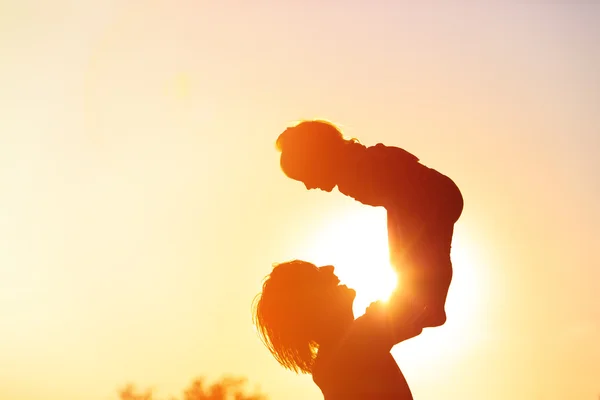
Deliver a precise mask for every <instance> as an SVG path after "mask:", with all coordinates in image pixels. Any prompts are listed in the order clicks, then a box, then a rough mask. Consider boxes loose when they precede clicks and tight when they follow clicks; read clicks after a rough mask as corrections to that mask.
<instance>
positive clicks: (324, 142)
mask: <svg viewBox="0 0 600 400" xmlns="http://www.w3.org/2000/svg"><path fill="white" fill-rule="evenodd" d="M353 142H356V140H355V139H351V140H346V139H344V137H343V135H342V133H341V132H340V130H339V129H338V128H336V127H335V125H333V124H331V123H329V122H326V121H320V120H313V121H302V122H300V123H299V124H297V125H296V126H293V127H290V128H287V129H286V130H285V131H284V132H283V133H282V134H281V135H279V137H278V138H277V142H276V146H277V149H278V150H279V151H280V152H281V159H280V164H281V169H282V170H283V172H284V173H285V174H286V175H287V176H288V177H290V178H292V179H295V180H297V181H301V182H303V183H304V185H305V186H306V188H307V189H321V190H325V191H327V192H330V191H331V190H333V188H334V187H335V186H336V185H337V184H338V176H339V173H340V167H343V156H344V147H345V145H346V144H348V143H353Z"/></svg>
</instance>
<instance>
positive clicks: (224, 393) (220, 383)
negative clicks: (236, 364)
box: [119, 376, 268, 400]
mask: <svg viewBox="0 0 600 400" xmlns="http://www.w3.org/2000/svg"><path fill="white" fill-rule="evenodd" d="M246 382H247V379H245V378H238V377H229V376H225V377H222V378H220V379H219V380H217V381H215V382H212V383H207V381H206V379H205V378H202V377H201V378H196V379H194V380H193V381H192V383H191V384H190V385H189V386H188V387H187V388H186V389H185V390H184V391H183V397H181V399H179V398H177V397H174V396H172V397H170V398H168V400H267V399H268V397H267V396H266V395H264V394H262V393H260V392H258V391H257V390H255V391H254V393H248V392H246V390H245V384H246ZM119 400H160V399H159V398H157V397H156V396H155V395H154V392H153V390H152V389H146V390H145V391H141V390H138V389H137V388H136V386H135V385H133V384H128V385H126V386H125V387H124V388H122V389H120V390H119Z"/></svg>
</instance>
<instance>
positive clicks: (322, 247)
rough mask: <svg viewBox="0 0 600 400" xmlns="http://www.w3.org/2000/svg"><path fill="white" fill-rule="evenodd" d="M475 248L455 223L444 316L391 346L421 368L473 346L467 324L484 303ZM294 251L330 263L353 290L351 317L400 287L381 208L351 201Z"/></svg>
mask: <svg viewBox="0 0 600 400" xmlns="http://www.w3.org/2000/svg"><path fill="white" fill-rule="evenodd" d="M476 249H477V246H473V243H472V241H471V240H470V239H469V238H468V237H467V235H466V232H465V229H464V226H462V225H460V224H459V225H457V227H455V234H454V238H453V243H452V253H451V257H452V264H453V270H454V276H453V279H452V284H451V285H450V291H449V293H448V298H447V300H446V312H447V315H448V320H447V321H446V323H445V324H444V325H443V326H441V327H437V328H431V329H425V330H424V331H423V333H422V334H421V335H419V336H418V337H416V338H414V339H411V340H408V341H407V342H405V343H402V344H401V346H398V348H394V351H393V353H392V354H394V355H395V356H397V357H398V359H401V360H402V361H408V363H407V365H411V366H412V367H414V368H416V369H417V370H418V369H424V370H426V369H427V368H430V366H431V365H432V363H435V364H439V363H440V362H452V360H456V357H461V354H462V355H465V354H466V352H467V351H468V350H469V349H472V348H474V346H476V344H477V340H478V339H477V337H476V336H475V335H474V333H473V332H474V331H476V329H473V327H474V326H476V322H475V321H476V320H477V319H480V318H481V315H480V314H481V312H482V310H483V308H484V307H483V304H482V303H483V300H482V296H483V295H484V293H482V287H483V286H484V285H483V284H484V283H485V280H484V279H483V277H482V275H481V273H482V268H481V263H480V262H479V261H478V257H477V251H475V250H476ZM300 254H301V257H302V258H303V259H304V260H306V261H310V262H313V263H315V264H316V265H318V266H321V265H333V266H334V267H335V273H336V274H337V275H338V277H339V278H340V280H341V281H342V283H344V284H346V285H348V286H349V287H351V288H353V289H355V290H356V299H355V301H354V314H355V316H356V317H359V316H360V315H362V314H364V312H365V310H366V308H367V307H368V306H369V304H370V303H371V302H373V301H377V300H384V301H385V300H387V299H388V298H389V296H390V295H391V293H392V292H393V291H394V290H395V289H397V290H402V276H398V275H397V274H396V272H395V271H394V269H393V268H392V266H391V264H390V262H389V248H388V238H387V223H386V211H385V209H383V208H374V207H361V206H358V207H351V208H350V209H349V210H344V212H340V213H339V214H337V215H333V216H331V217H330V218H329V219H325V220H324V221H323V223H322V224H321V225H317V226H316V228H315V230H314V231H313V234H312V235H311V238H310V239H309V240H308V241H307V242H306V243H305V244H304V248H303V249H302V251H301V252H300ZM397 286H398V287H397ZM448 343H452V345H451V346H449V345H448Z"/></svg>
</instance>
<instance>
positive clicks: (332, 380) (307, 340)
mask: <svg viewBox="0 0 600 400" xmlns="http://www.w3.org/2000/svg"><path fill="white" fill-rule="evenodd" d="M339 283H340V280H339V279H338V277H337V276H336V275H335V274H334V267H333V266H331V265H329V266H324V267H320V268H317V267H316V266H315V265H314V264H311V263H309V262H306V261H301V260H294V261H289V262H285V263H281V264H278V265H276V266H275V267H274V268H273V271H272V272H271V274H270V275H269V276H268V277H267V279H266V280H265V282H264V283H263V287H262V293H260V296H259V297H257V299H256V301H255V303H254V315H253V316H254V323H255V325H256V327H257V329H258V332H259V334H260V336H261V339H262V340H263V342H264V344H265V345H266V346H267V348H268V349H269V351H270V352H271V354H272V355H273V356H274V357H275V359H276V360H277V361H278V362H279V363H280V364H281V365H282V366H283V367H285V368H287V369H289V370H292V371H294V372H296V373H307V374H311V375H312V378H313V381H314V382H315V383H316V384H317V385H318V386H319V388H320V389H321V391H322V392H323V396H324V398H325V400H374V399H377V400H385V399H390V400H391V399H394V400H412V398H413V397H412V394H411V392H410V388H409V387H408V384H407V382H406V379H405V378H404V375H403V374H402V372H401V371H400V368H399V367H398V364H397V363H396V361H395V360H394V358H393V357H392V355H391V353H390V351H391V349H392V347H393V346H394V345H395V344H397V343H400V342H401V341H404V340H406V339H409V338H411V337H414V336H417V335H418V334H419V333H421V331H422V323H421V321H420V318H422V316H423V315H424V314H423V309H422V308H420V307H418V306H416V305H414V304H411V303H407V302H406V299H405V298H400V297H398V298H397V300H396V301H393V302H390V303H389V304H387V305H384V304H382V303H381V302H377V303H373V304H372V305H371V306H370V307H369V308H368V309H367V311H366V312H365V314H364V315H362V316H360V317H359V318H357V319H354V314H353V312H352V303H353V302H354V297H355V295H356V292H355V291H354V290H353V289H350V288H348V287H347V286H345V285H340V284H339ZM392 296H393V297H396V296H395V295H392Z"/></svg>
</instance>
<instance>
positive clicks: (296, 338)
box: [253, 260, 356, 373]
mask: <svg viewBox="0 0 600 400" xmlns="http://www.w3.org/2000/svg"><path fill="white" fill-rule="evenodd" d="M339 283H340V281H339V279H338V277H337V276H336V275H335V274H334V268H333V266H324V267H320V268H317V267H316V266H315V265H314V264H312V263H309V262H306V261H301V260H294V261H289V262H284V263H281V264H277V265H276V266H275V267H274V268H273V271H272V272H271V274H269V276H268V277H267V278H266V280H265V282H264V283H263V287H262V292H261V293H260V294H259V296H258V297H257V299H256V301H255V304H254V315H253V317H254V323H255V325H256V327H257V329H258V332H259V334H260V336H261V339H262V340H263V342H264V343H265V345H266V346H267V348H268V349H269V351H270V352H271V353H272V354H273V356H274V357H275V359H276V360H277V361H278V362H279V363H280V364H281V365H283V366H284V367H285V368H288V369H290V370H292V371H295V372H303V373H310V372H311V368H312V364H313V361H314V358H315V356H316V350H317V348H318V346H319V343H320V342H322V341H323V340H326V339H327V338H328V337H329V335H331V334H332V333H335V332H338V331H339V330H340V329H343V328H344V327H345V326H347V324H350V323H351V322H352V321H353V320H354V314H353V312H352V303H353V301H354V297H355V296H356V292H355V291H354V290H352V289H349V288H348V287H346V286H345V285H339Z"/></svg>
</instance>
